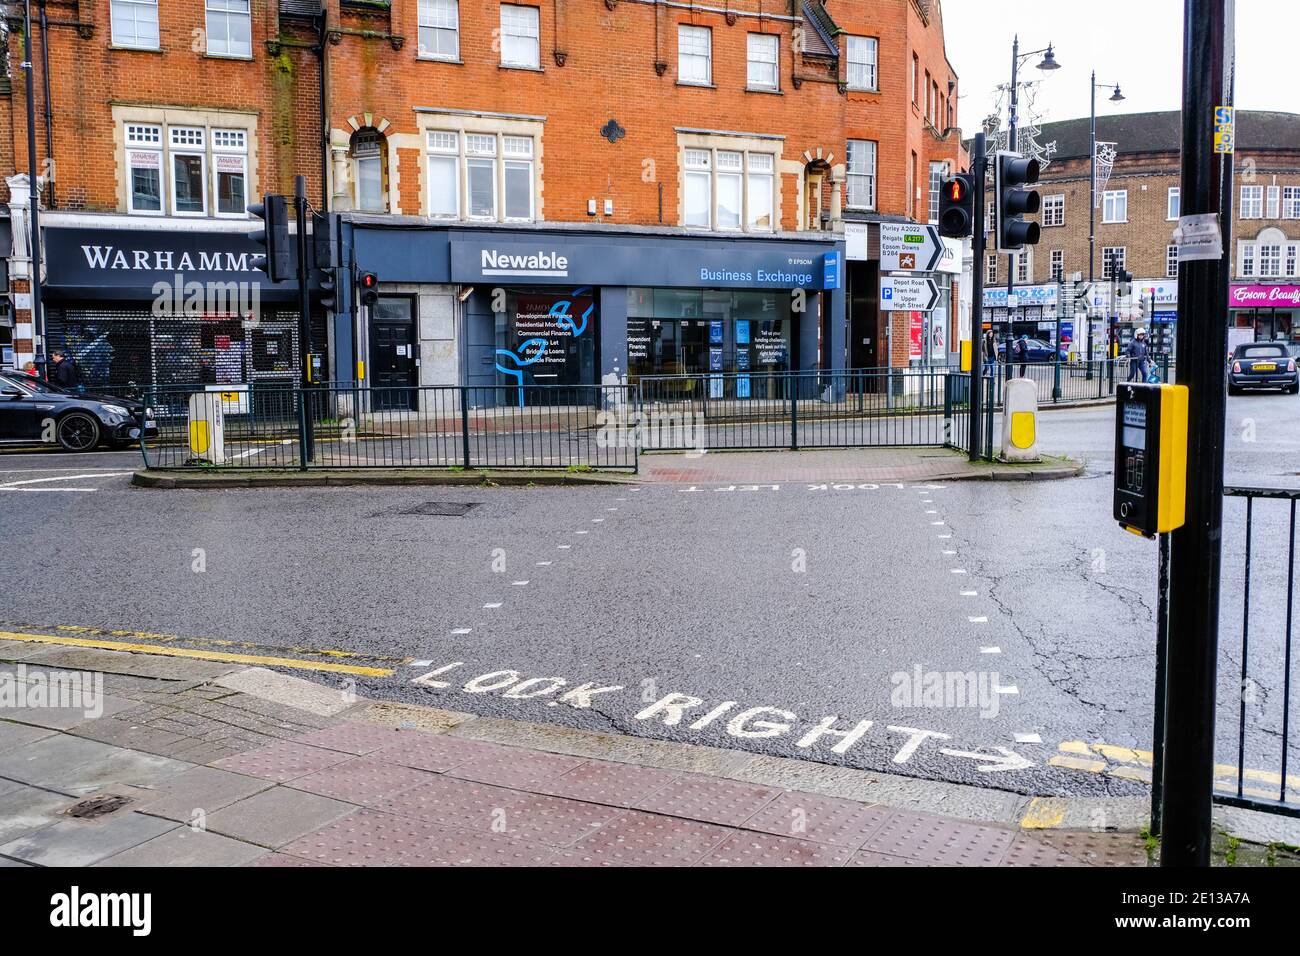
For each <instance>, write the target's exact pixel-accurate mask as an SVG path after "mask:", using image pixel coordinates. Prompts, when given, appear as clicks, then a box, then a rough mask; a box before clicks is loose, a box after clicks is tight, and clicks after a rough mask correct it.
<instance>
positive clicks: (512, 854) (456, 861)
mask: <svg viewBox="0 0 1300 956" xmlns="http://www.w3.org/2000/svg"><path fill="white" fill-rule="evenodd" d="M421 854H427V858H426V859H425V860H423V861H421V862H423V863H425V864H427V865H431V866H544V865H547V864H549V863H551V862H552V861H553V860H554V859H555V855H556V851H555V850H554V849H553V848H551V847H549V846H543V845H542V844H539V843H530V842H527V841H524V840H511V839H504V838H502V837H501V836H498V835H496V834H492V833H482V832H478V831H473V830H460V829H454V828H448V829H445V830H441V831H440V832H438V833H436V834H434V835H433V836H431V837H430V838H429V840H428V841H427V842H426V843H425V844H423V845H422V846H421V847H420V848H419V849H418V850H417V851H416V852H415V854H414V855H413V856H412V860H413V861H418V860H419V856H420V855H421Z"/></svg>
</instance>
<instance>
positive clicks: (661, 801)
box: [632, 773, 781, 826]
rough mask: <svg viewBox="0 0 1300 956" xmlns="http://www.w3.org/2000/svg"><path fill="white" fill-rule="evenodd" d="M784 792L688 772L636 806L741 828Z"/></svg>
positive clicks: (653, 811) (675, 815)
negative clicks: (741, 825) (740, 826)
mask: <svg viewBox="0 0 1300 956" xmlns="http://www.w3.org/2000/svg"><path fill="white" fill-rule="evenodd" d="M780 793H781V791H780V790H774V789H772V788H771V787H760V786H756V785H755V784H751V783H739V782H737V781H734V780H717V779H714V778H712V777H705V776H701V775H699V774H689V773H688V774H682V775H680V776H679V777H677V778H676V779H674V780H671V781H669V782H668V783H667V784H666V785H665V786H663V787H662V788H660V789H659V790H656V791H655V792H654V793H652V794H650V796H648V797H645V798H644V799H641V800H637V801H635V802H634V803H633V804H632V806H633V807H634V808H635V809H637V810H645V811H647V812H650V813H663V814H669V815H671V816H674V817H684V818H685V819H688V820H702V821H704V822H706V823H720V824H722V825H724V826H739V825H740V824H742V823H744V822H745V821H746V820H748V819H749V818H750V817H752V816H753V815H754V814H755V813H757V812H758V811H760V810H762V809H763V808H764V807H765V806H767V805H768V804H769V803H771V802H772V801H773V800H775V799H776V798H777V796H778V795H779V794H780Z"/></svg>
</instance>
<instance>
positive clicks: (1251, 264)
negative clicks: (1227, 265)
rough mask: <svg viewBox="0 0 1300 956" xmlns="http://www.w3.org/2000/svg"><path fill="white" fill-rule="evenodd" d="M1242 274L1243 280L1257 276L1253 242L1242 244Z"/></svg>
mask: <svg viewBox="0 0 1300 956" xmlns="http://www.w3.org/2000/svg"><path fill="white" fill-rule="evenodd" d="M1240 273H1241V275H1242V277H1243V278H1249V277H1251V276H1253V275H1254V274H1255V244H1254V243H1253V242H1243V243H1242V244H1241V269H1240Z"/></svg>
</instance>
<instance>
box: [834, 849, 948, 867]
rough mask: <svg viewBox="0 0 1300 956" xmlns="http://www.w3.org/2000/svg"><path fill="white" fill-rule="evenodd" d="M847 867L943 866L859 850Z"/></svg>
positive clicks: (850, 859) (850, 858)
mask: <svg viewBox="0 0 1300 956" xmlns="http://www.w3.org/2000/svg"><path fill="white" fill-rule="evenodd" d="M844 865H845V866H942V865H943V864H941V863H928V862H926V861H925V860H909V859H907V858H906V857H902V856H888V855H886V854H884V853H873V852H871V851H870V850H859V851H858V852H857V853H854V854H853V856H851V857H849V862H848V863H846V864H844Z"/></svg>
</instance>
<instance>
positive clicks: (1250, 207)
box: [1241, 186, 1264, 219]
mask: <svg viewBox="0 0 1300 956" xmlns="http://www.w3.org/2000/svg"><path fill="white" fill-rule="evenodd" d="M1241 218H1242V219H1263V218H1264V187H1263V186H1242V187H1241Z"/></svg>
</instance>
